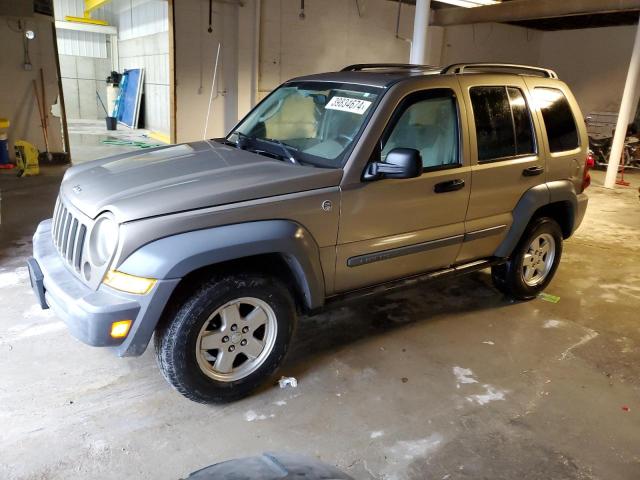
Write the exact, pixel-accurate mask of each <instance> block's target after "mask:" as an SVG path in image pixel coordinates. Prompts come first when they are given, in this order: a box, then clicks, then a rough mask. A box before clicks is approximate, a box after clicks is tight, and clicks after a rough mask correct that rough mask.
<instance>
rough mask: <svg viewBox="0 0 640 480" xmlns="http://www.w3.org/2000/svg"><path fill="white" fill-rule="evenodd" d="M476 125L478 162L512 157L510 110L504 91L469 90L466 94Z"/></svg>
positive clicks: (513, 152)
mask: <svg viewBox="0 0 640 480" xmlns="http://www.w3.org/2000/svg"><path fill="white" fill-rule="evenodd" d="M470 95H471V104H472V105H473V116H474V118H475V121H476V137H477V139H478V160H480V161H481V162H483V161H487V160H494V159H497V158H505V157H512V156H514V155H515V151H516V145H515V139H514V134H513V120H512V118H511V107H510V105H509V97H508V95H507V89H506V88H505V87H473V88H472V89H471V91H470Z"/></svg>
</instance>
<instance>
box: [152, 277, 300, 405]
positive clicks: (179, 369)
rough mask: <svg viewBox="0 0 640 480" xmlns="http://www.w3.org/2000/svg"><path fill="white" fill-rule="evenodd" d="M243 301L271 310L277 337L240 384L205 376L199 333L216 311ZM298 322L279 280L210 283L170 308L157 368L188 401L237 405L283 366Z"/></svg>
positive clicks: (160, 333)
mask: <svg viewBox="0 0 640 480" xmlns="http://www.w3.org/2000/svg"><path fill="white" fill-rule="evenodd" d="M243 297H250V298H255V299H258V300H261V301H263V302H265V303H266V304H267V305H268V306H269V307H270V308H271V310H272V312H273V313H274V314H275V321H276V324H277V328H276V331H277V333H275V340H274V342H273V346H272V347H271V350H270V352H268V353H267V354H266V357H265V358H264V360H262V363H260V365H259V367H257V369H256V370H255V371H252V372H251V373H249V374H248V375H247V376H245V377H243V378H240V379H235V380H230V381H220V380H217V379H214V378H211V376H210V375H208V374H206V373H205V371H204V370H203V368H201V366H200V364H199V360H200V361H202V357H199V356H198V354H197V353H196V352H199V351H200V350H199V348H200V347H199V346H198V347H197V348H196V345H197V342H198V338H199V334H200V332H201V330H202V329H203V327H204V325H205V323H208V319H209V317H210V316H211V315H212V314H213V313H215V312H216V310H218V309H219V308H221V307H223V306H224V305H225V304H227V303H228V302H232V301H233V300H235V299H239V298H243ZM295 321H296V310H295V306H294V301H293V298H292V297H291V295H290V294H289V292H288V291H287V288H286V287H285V286H284V285H283V284H282V282H280V281H279V280H278V279H276V278H273V277H270V276H266V275H261V274H252V273H240V274H235V275H229V276H225V277H222V278H217V279H212V280H210V281H208V282H207V283H205V284H203V285H201V286H200V287H199V288H198V290H197V291H196V292H195V293H194V294H193V295H191V296H190V297H188V298H187V299H186V300H185V301H183V302H182V303H181V304H177V305H174V306H173V308H170V309H169V311H168V313H167V316H166V318H165V319H163V322H162V324H161V326H160V327H159V328H158V329H157V330H156V333H155V338H154V343H155V350H156V358H157V361H158V365H159V366H160V370H161V371H162V374H163V375H164V377H165V379H166V380H167V381H168V382H169V384H171V386H173V387H174V388H175V389H176V390H177V391H178V392H180V393H181V394H182V395H184V396H185V397H187V398H188V399H190V400H193V401H196V402H199V403H224V402H230V401H234V400H238V399H240V398H242V397H245V396H247V395H248V394H250V393H251V392H252V391H254V390H255V389H256V388H258V387H259V386H260V385H261V384H262V383H263V382H264V381H265V380H266V379H267V378H269V377H270V376H271V375H272V374H273V373H274V372H275V370H276V369H277V368H278V367H279V366H280V364H281V363H282V360H283V359H284V356H285V354H286V352H287V349H288V346H289V342H290V340H291V336H292V334H293V329H294V325H295ZM207 328H208V327H207ZM248 335H251V334H248ZM225 338H228V337H225ZM227 342H229V340H227ZM229 345H231V343H229ZM265 348H266V347H265ZM236 355H237V353H236Z"/></svg>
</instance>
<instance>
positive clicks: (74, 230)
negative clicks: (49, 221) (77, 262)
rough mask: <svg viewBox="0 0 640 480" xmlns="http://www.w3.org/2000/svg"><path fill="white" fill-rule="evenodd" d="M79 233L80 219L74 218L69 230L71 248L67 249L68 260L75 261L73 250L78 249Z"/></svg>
mask: <svg viewBox="0 0 640 480" xmlns="http://www.w3.org/2000/svg"><path fill="white" fill-rule="evenodd" d="M77 233H78V219H77V218H74V219H73V223H72V224H71V230H70V231H69V248H68V249H67V261H69V262H73V252H74V251H75V249H76V240H77V237H76V234H77Z"/></svg>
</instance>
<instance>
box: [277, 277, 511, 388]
mask: <svg viewBox="0 0 640 480" xmlns="http://www.w3.org/2000/svg"><path fill="white" fill-rule="evenodd" d="M513 303H514V301H513V300H511V299H509V298H507V297H505V296H504V295H502V294H501V293H500V292H498V291H497V290H496V289H495V288H493V286H492V285H491V276H490V274H489V271H488V270H487V271H480V272H474V273H471V274H469V275H466V276H464V277H458V278H455V279H449V280H444V279H442V280H436V281H432V282H426V283H423V284H421V285H417V286H415V287H412V288H410V289H406V290H401V291H395V292H393V293H389V294H384V295H379V296H376V297H370V298H366V299H359V300H353V301H351V302H348V303H343V304H340V305H335V306H332V307H330V308H328V309H327V310H326V311H323V312H322V313H321V314H318V315H314V316H305V317H301V318H300V319H299V321H298V326H297V329H296V332H295V334H294V338H293V340H292V344H291V348H290V351H289V354H288V356H287V359H286V360H285V363H284V365H283V369H282V370H281V371H282V372H287V371H293V372H295V373H296V375H298V376H304V373H305V371H306V370H307V369H309V368H311V365H312V363H313V359H314V358H317V357H320V356H322V355H323V354H326V353H327V352H331V351H334V350H338V349H339V348H341V347H344V346H346V345H349V344H352V343H355V342H358V341H360V340H363V339H366V338H371V337H375V336H378V335H384V334H386V333H388V332H389V331H393V330H397V329H401V328H404V327H406V326H408V325H411V324H414V323H416V322H421V323H423V322H431V321H436V320H438V319H439V318H441V317H442V316H443V315H447V316H448V317H451V316H456V315H458V314H462V313H467V312H472V311H481V310H487V309H497V308H502V307H506V306H508V305H512V304H513Z"/></svg>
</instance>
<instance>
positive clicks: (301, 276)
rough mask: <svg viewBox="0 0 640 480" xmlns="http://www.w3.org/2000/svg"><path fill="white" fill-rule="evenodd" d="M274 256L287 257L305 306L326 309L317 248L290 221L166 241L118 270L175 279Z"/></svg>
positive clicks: (149, 247) (225, 228)
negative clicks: (223, 264) (220, 265)
mask: <svg viewBox="0 0 640 480" xmlns="http://www.w3.org/2000/svg"><path fill="white" fill-rule="evenodd" d="M270 253H277V254H281V255H282V256H283V258H284V259H285V261H286V262H287V264H288V265H289V267H290V268H291V271H292V272H293V275H294V277H295V280H296V282H297V284H298V286H299V288H300V291H301V292H302V293H303V296H304V301H305V304H306V307H307V308H309V309H313V308H317V307H319V306H321V305H322V304H323V302H324V297H325V291H324V276H323V273H322V267H321V265H320V253H319V248H318V245H317V244H316V242H315V240H314V239H313V237H312V236H311V234H310V233H309V232H308V231H307V230H306V229H305V228H304V227H302V226H301V225H299V224H297V223H295V222H291V221H287V220H266V221H257V222H248V223H239V224H235V225H225V226H221V227H212V228H207V229H204V230H196V231H192V232H185V233H180V234H177V235H172V236H170V237H165V238H162V239H160V240H156V241H154V242H151V243H149V244H147V245H145V246H143V247H141V248H139V249H138V250H136V251H135V252H133V253H132V254H131V255H130V256H129V257H128V258H127V259H126V260H125V261H124V262H122V264H121V265H120V266H119V267H118V270H119V271H121V272H123V273H128V274H130V275H137V276H141V277H149V278H157V279H176V278H182V277H184V276H186V275H187V274H189V273H191V272H193V271H194V270H197V269H199V268H202V267H206V266H209V265H214V264H216V263H221V262H225V261H228V260H236V259H240V258H246V257H251V256H254V255H261V254H270Z"/></svg>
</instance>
